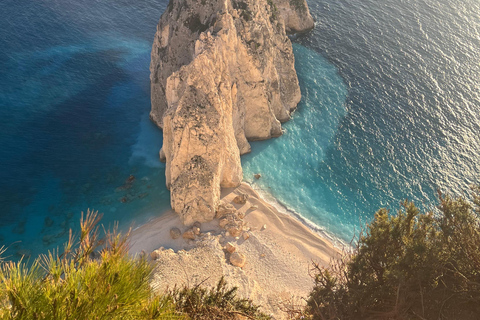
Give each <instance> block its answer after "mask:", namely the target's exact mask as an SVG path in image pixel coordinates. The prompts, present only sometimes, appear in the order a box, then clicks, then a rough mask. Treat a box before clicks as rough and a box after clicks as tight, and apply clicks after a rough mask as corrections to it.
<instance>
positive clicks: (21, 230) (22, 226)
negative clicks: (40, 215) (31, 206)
mask: <svg viewBox="0 0 480 320" xmlns="http://www.w3.org/2000/svg"><path fill="white" fill-rule="evenodd" d="M26 223H27V220H22V221H20V222H19V223H18V224H17V225H16V226H15V228H13V230H12V232H13V233H17V234H23V233H25V224H26Z"/></svg>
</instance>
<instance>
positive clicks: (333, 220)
mask: <svg viewBox="0 0 480 320" xmlns="http://www.w3.org/2000/svg"><path fill="white" fill-rule="evenodd" d="M27 2H28V4H29V5H27V4H25V3H22V4H19V3H18V2H14V1H4V2H2V4H0V9H1V12H2V17H3V15H4V16H5V17H8V18H7V19H2V20H1V21H0V26H1V30H4V31H2V32H4V35H5V36H4V37H2V38H1V39H2V40H1V41H2V46H1V49H0V57H1V59H0V67H1V70H2V73H1V76H0V88H1V90H0V114H1V115H2V117H1V119H2V129H0V130H1V131H0V141H1V143H0V165H1V168H2V173H1V177H0V178H1V179H0V181H1V187H0V188H1V193H0V201H1V206H2V211H1V214H2V220H1V223H0V239H1V243H2V244H5V245H10V244H12V245H11V246H10V249H9V251H8V253H9V254H11V255H12V257H13V258H18V256H15V255H16V253H18V254H25V253H28V252H30V253H31V254H36V253H39V252H45V250H47V249H49V248H54V247H56V246H58V245H59V244H60V243H61V242H62V241H63V240H64V239H65V237H66V231H67V230H68V228H69V227H75V226H76V224H77V221H78V219H79V216H80V212H81V211H85V210H86V209H87V208H94V209H96V210H99V211H100V212H103V213H104V215H105V216H104V219H103V223H105V224H106V225H108V224H112V223H113V221H116V220H119V221H120V223H121V225H122V226H124V227H127V226H129V225H130V224H131V223H132V222H133V221H135V222H136V223H137V224H141V223H143V222H146V221H148V220H149V219H150V218H151V217H154V216H157V215H158V214H161V212H163V211H164V210H166V209H167V208H168V207H169V204H170V199H169V195H168V191H167V190H166V188H165V177H164V165H163V164H161V163H160V162H159V161H158V150H159V149H160V147H161V144H162V133H161V131H160V130H158V129H157V128H156V127H155V126H154V125H153V124H151V123H150V121H149V120H148V117H147V114H148V112H149V109H150V96H149V80H148V74H149V70H148V66H149V62H150V49H151V42H152V39H153V34H154V32H155V25H156V24H157V22H158V19H159V17H160V15H161V13H162V12H163V11H164V9H165V7H166V5H167V2H166V1H157V2H153V1H152V2H141V3H135V4H132V3H127V2H93V3H91V4H90V5H89V6H88V8H87V7H83V6H82V4H81V3H78V2H68V1H67V2H62V3H58V2H54V1H45V2H38V1H27ZM309 5H310V9H311V11H312V14H313V15H314V17H316V18H317V21H318V22H317V26H316V28H315V29H314V30H313V31H312V32H311V33H309V34H306V35H304V36H302V37H299V38H298V39H296V40H294V42H295V43H297V44H296V45H295V54H296V57H297V60H298V61H297V65H296V68H297V72H298V75H299V80H300V84H301V88H302V94H303V100H302V102H301V103H300V105H299V106H298V110H297V111H296V113H295V114H294V115H293V119H292V120H291V121H290V122H289V123H287V124H285V129H286V133H285V134H284V136H282V137H280V138H279V139H277V140H269V141H265V142H256V143H253V144H252V153H251V154H249V155H247V156H244V157H243V158H242V161H243V166H244V171H245V173H244V178H245V180H247V181H252V182H254V184H258V185H259V187H260V188H261V189H262V190H264V191H265V192H266V193H268V194H270V195H273V197H275V198H277V199H278V200H279V201H280V202H281V203H282V204H284V205H286V206H287V207H289V208H290V209H292V210H294V211H296V212H298V214H300V215H301V216H303V217H305V218H307V219H308V220H310V221H312V222H313V223H315V224H316V225H317V226H319V227H320V228H322V229H325V230H326V231H327V232H330V233H333V234H334V235H336V236H338V237H340V238H342V239H345V240H349V238H350V237H351V234H352V232H353V230H354V228H355V227H356V226H359V221H360V220H366V219H369V218H370V217H371V216H372V215H373V213H374V212H375V210H377V208H378V207H380V206H387V207H393V208H395V207H396V206H397V204H398V202H399V201H400V200H402V199H404V198H405V197H406V196H408V197H409V198H410V199H413V200H415V201H416V202H417V203H418V204H419V205H420V204H425V205H427V206H428V205H430V204H432V203H434V201H435V196H436V193H435V190H436V189H437V188H441V189H445V190H447V189H453V190H454V191H455V192H457V193H459V194H460V193H463V192H464V191H465V190H467V188H468V185H469V184H471V183H474V182H478V178H477V177H478V172H479V171H480V170H479V167H478V163H480V162H479V161H478V160H479V154H480V153H479V146H480V142H479V140H478V135H477V134H476V133H477V132H478V129H479V125H478V123H479V122H478V114H479V113H478V106H479V96H478V92H479V90H478V82H476V80H475V79H476V77H478V74H479V72H478V71H479V70H478V66H479V64H478V60H477V59H478V56H477V55H476V54H475V52H478V48H479V43H478V28H479V27H478V25H479V18H478V12H479V10H478V4H476V3H473V2H467V3H466V4H465V5H464V6H463V7H461V8H459V9H458V10H459V12H460V13H459V14H457V13H456V12H455V11H454V9H452V8H453V7H455V6H453V7H452V6H449V3H448V2H447V1H444V2H441V3H438V6H439V7H440V8H442V9H438V10H431V9H432V8H436V6H434V5H433V4H431V3H429V2H425V3H422V4H413V3H410V2H401V3H400V4H394V3H393V2H392V3H390V2H387V3H386V4H381V3H378V2H375V1H370V2H369V3H362V4H357V3H355V4H354V3H350V2H349V3H339V2H334V1H310V3H309ZM475 8H477V9H475ZM378 10H380V11H378ZM398 11H399V12H401V14H400V16H398V15H397V12H398ZM438 20H443V21H447V23H445V24H443V25H442V26H441V27H440V28H437V24H436V21H438ZM460 22H461V23H460ZM359 26H361V28H359ZM462 26H470V27H469V28H466V27H462ZM32 30H35V32H32ZM406 30H410V31H412V32H411V33H407V32H404V31H406ZM412 34H413V36H412ZM446 34H449V35H451V36H449V37H446V36H445V35H446ZM459 39H460V40H459ZM462 39H463V40H462ZM465 39H467V40H465ZM302 57H303V59H302ZM303 60H305V61H303ZM299 63H300V64H299ZM303 63H307V65H306V66H303V65H302V64H303ZM321 73H323V74H324V76H322V75H321ZM302 83H303V84H302ZM322 91H323V92H329V93H328V94H324V93H322ZM302 117H303V118H302ZM296 126H297V127H296ZM295 135H298V136H299V138H300V139H302V136H303V138H305V139H306V140H305V139H304V140H295V141H292V142H290V143H292V144H293V145H294V146H295V147H296V148H298V149H292V148H290V149H289V148H288V145H287V144H286V143H285V149H282V148H283V146H281V145H282V144H284V142H285V141H286V140H287V139H289V138H290V137H293V136H295ZM309 139H311V140H309ZM296 141H306V142H303V143H300V142H296ZM280 149H281V150H282V151H279V150H280ZM270 150H271V151H270ZM294 150H295V151H294ZM269 152H271V153H269ZM289 152H291V153H292V155H289V154H288V153H289ZM295 157H298V158H299V159H295ZM282 158H283V159H282ZM274 159H275V163H274ZM277 159H278V161H279V162H276V161H277ZM293 159H295V160H293ZM302 159H307V160H308V161H305V162H302V161H301V160H302ZM283 166H284V167H283ZM254 173H261V174H262V178H261V179H260V180H259V181H254V180H253V174H254ZM283 173H287V174H286V176H283V175H282V174H283ZM130 175H133V176H134V177H135V180H134V182H133V184H132V185H131V186H130V187H129V186H128V184H127V185H126V181H128V179H129V177H130ZM294 178H295V179H296V182H295V183H294V182H292V180H293V179H294ZM299 185H301V187H300V186H299ZM122 187H124V188H122Z"/></svg>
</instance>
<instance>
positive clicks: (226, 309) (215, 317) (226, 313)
mask: <svg viewBox="0 0 480 320" xmlns="http://www.w3.org/2000/svg"><path fill="white" fill-rule="evenodd" d="M236 291H237V288H236V287H234V288H230V289H229V288H227V284H226V282H225V280H224V278H223V277H222V278H221V279H220V281H219V282H218V284H217V286H216V287H215V288H212V289H205V288H202V287H200V286H195V287H193V288H188V287H183V288H182V289H174V290H173V291H171V292H170V293H169V295H168V296H169V298H170V299H171V300H172V301H173V302H174V304H175V306H176V308H177V310H178V311H180V312H182V313H186V314H188V315H189V316H190V318H191V319H201V320H223V319H226V320H228V319H237V318H238V316H243V317H246V318H248V319H258V320H262V319H270V317H269V316H267V315H265V314H263V313H261V312H259V310H258V306H255V305H254V304H253V303H252V302H251V301H250V300H248V299H241V298H238V297H237V295H236Z"/></svg>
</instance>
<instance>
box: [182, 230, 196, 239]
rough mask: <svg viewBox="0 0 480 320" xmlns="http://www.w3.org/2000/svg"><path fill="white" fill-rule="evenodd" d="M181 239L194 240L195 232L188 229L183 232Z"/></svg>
mask: <svg viewBox="0 0 480 320" xmlns="http://www.w3.org/2000/svg"><path fill="white" fill-rule="evenodd" d="M182 238H183V239H187V240H188V239H189V240H195V232H194V231H193V229H188V230H187V231H185V232H184V233H183V235H182Z"/></svg>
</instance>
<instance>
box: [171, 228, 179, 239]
mask: <svg viewBox="0 0 480 320" xmlns="http://www.w3.org/2000/svg"><path fill="white" fill-rule="evenodd" d="M181 235H182V232H181V231H180V229H178V228H172V229H170V237H172V239H178V238H180V236H181Z"/></svg>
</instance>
